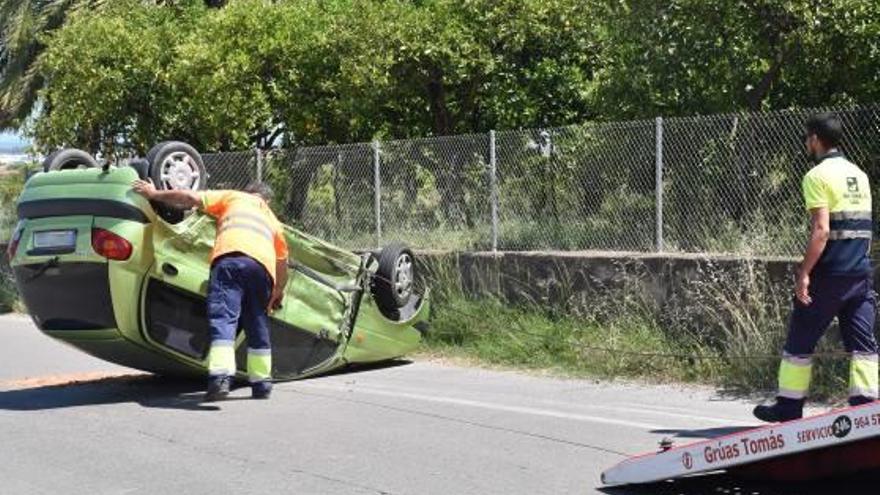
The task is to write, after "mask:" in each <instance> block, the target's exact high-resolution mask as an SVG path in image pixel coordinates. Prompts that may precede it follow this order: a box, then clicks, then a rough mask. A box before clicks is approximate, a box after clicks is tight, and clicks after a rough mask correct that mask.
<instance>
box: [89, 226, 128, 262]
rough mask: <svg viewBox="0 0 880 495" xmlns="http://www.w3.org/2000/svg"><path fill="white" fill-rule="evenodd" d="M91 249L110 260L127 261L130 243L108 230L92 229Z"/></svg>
mask: <svg viewBox="0 0 880 495" xmlns="http://www.w3.org/2000/svg"><path fill="white" fill-rule="evenodd" d="M92 248H93V249H94V250H95V252H96V253H98V254H100V255H101V256H103V257H105V258H109V259H111V260H127V259H128V258H129V256H131V243H130V242H128V241H127V240H125V239H124V238H122V237H120V236H118V235H116V234H114V233H113V232H110V231H109V230H104V229H92Z"/></svg>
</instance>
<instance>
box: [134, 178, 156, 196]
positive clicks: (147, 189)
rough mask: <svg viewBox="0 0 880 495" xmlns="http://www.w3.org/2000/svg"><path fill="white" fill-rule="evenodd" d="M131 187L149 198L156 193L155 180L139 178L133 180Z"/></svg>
mask: <svg viewBox="0 0 880 495" xmlns="http://www.w3.org/2000/svg"><path fill="white" fill-rule="evenodd" d="M131 189H132V190H133V191H134V192H136V193H138V194H140V195H141V196H143V197H145V198H147V199H150V198H152V197H153V194H155V193H156V186H155V185H153V181H146V180H141V179H137V180H136V181H134V182H132V183H131Z"/></svg>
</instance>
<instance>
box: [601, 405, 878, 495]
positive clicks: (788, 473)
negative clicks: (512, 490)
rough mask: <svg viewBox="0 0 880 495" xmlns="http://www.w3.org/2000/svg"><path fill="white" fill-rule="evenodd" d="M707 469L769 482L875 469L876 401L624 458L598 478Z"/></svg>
mask: <svg viewBox="0 0 880 495" xmlns="http://www.w3.org/2000/svg"><path fill="white" fill-rule="evenodd" d="M713 471H726V472H728V473H730V474H735V475H742V476H745V477H748V478H751V479H760V480H773V481H795V480H799V481H800V480H803V481H806V480H812V479H822V478H829V477H834V476H839V475H846V474H851V473H856V472H866V471H880V402H873V403H870V404H865V405H862V406H857V407H848V408H845V409H837V410H833V411H830V412H827V413H824V414H820V415H816V416H810V417H807V418H804V419H799V420H795V421H788V422H785V423H776V424H769V425H766V426H761V427H757V428H752V429H745V430H742V431H740V432H737V433H733V434H730V435H725V436H722V437H718V438H713V439H710V440H701V441H698V442H693V443H689V444H686V445H681V446H674V447H668V448H664V449H662V450H661V451H660V452H652V453H648V454H643V455H638V456H634V457H629V458H627V459H625V460H623V461H622V462H620V463H619V464H617V465H616V466H614V467H612V468H610V469H608V470H606V471H605V472H603V473H602V482H603V483H604V484H606V485H626V484H635V483H651V482H656V481H663V480H669V479H675V478H681V477H686V476H692V475H695V474H703V473H709V472H713Z"/></svg>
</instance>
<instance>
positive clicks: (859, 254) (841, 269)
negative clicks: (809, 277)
mask: <svg viewBox="0 0 880 495" xmlns="http://www.w3.org/2000/svg"><path fill="white" fill-rule="evenodd" d="M802 186H803V194H804V201H805V203H806V206H807V209H810V210H812V209H814V208H828V212H829V214H830V228H831V230H830V232H829V235H828V243H827V244H826V245H825V250H824V251H823V252H822V256H821V257H820V258H819V262H818V263H817V264H816V266H815V268H814V269H813V273H818V274H824V275H866V274H869V273H871V260H870V258H869V251H870V249H871V237H872V232H873V225H874V224H873V219H872V215H871V187H870V185H869V183H868V176H867V175H865V173H864V172H863V171H862V170H861V169H860V168H859V167H857V166H856V165H854V164H853V163H852V162H850V161H849V160H847V159H846V158H844V157H843V154H842V153H840V152H837V151H834V152H832V153H829V154H828V155H826V156H825V157H823V159H822V161H820V162H819V164H818V165H816V166H815V167H813V168H812V169H811V170H810V171H809V172H807V174H806V175H805V176H804V180H803V183H802Z"/></svg>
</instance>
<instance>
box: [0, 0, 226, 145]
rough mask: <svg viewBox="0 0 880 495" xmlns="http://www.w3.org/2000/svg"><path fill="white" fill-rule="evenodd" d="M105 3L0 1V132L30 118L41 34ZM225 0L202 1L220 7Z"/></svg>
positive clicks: (38, 81) (39, 82) (38, 82)
mask: <svg viewBox="0 0 880 495" xmlns="http://www.w3.org/2000/svg"><path fill="white" fill-rule="evenodd" d="M111 3H115V2H108V1H107V0H54V1H45V0H0V129H10V128H18V127H20V126H21V124H22V122H23V121H24V120H25V119H26V118H27V116H28V115H30V113H31V111H32V109H33V106H34V103H35V101H36V98H37V92H38V91H39V89H40V88H41V87H42V86H43V83H44V78H43V75H42V74H41V73H40V71H39V70H38V69H37V67H36V66H35V63H36V61H37V59H38V58H39V56H40V54H41V53H42V52H43V51H44V50H45V48H46V45H45V43H44V41H43V38H44V35H46V34H48V33H52V32H54V31H55V30H57V29H58V28H60V27H61V26H63V25H64V24H65V23H66V22H67V20H68V19H69V18H70V17H71V16H72V15H74V14H76V13H77V12H80V11H84V10H85V11H89V12H94V11H100V10H101V9H103V8H104V7H106V6H108V5H110V4H111ZM143 3H145V4H154V5H163V4H164V5H169V6H172V7H179V6H182V5H187V4H190V3H192V2H191V1H187V0H182V1H173V0H169V1H162V0H158V1H157V0H144V1H143ZM226 3H227V2H226V1H225V0H222V1H218V0H204V4H205V5H207V6H209V7H217V8H219V7H223V6H224V5H225V4H226Z"/></svg>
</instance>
